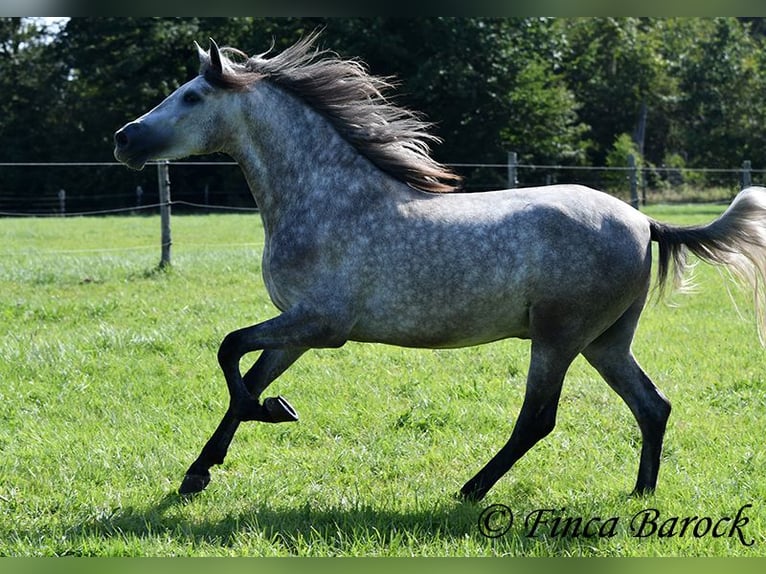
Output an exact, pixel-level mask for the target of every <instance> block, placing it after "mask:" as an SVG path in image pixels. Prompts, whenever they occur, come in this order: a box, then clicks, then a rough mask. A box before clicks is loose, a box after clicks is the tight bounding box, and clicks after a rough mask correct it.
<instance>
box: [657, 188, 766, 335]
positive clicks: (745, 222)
mask: <svg viewBox="0 0 766 574" xmlns="http://www.w3.org/2000/svg"><path fill="white" fill-rule="evenodd" d="M649 224H650V228H651V238H652V241H656V242H657V243H658V246H659V262H658V270H657V285H658V290H659V293H660V296H662V294H663V293H664V291H665V287H666V285H667V282H668V280H669V279H670V277H671V273H672V285H673V287H674V288H683V286H684V272H685V271H686V269H687V267H688V266H689V263H688V261H687V254H688V252H692V253H693V254H694V255H696V256H697V257H699V258H700V259H701V260H702V261H705V262H707V263H711V264H713V265H721V266H724V267H726V268H727V269H729V270H730V271H731V272H732V274H733V275H734V276H735V277H736V278H737V279H739V280H740V281H741V282H742V283H744V284H745V285H747V286H749V287H750V288H751V289H752V290H753V295H754V305H755V310H756V315H757V318H758V334H759V337H760V339H761V343H762V344H766V316H764V310H766V188H762V187H749V188H747V189H744V190H742V191H741V192H740V193H739V194H738V195H737V197H736V198H734V201H733V202H732V203H731V205H730V206H729V208H728V209H727V210H726V211H725V212H724V213H723V214H722V215H721V216H720V217H719V218H718V219H716V220H715V221H713V222H712V223H709V224H707V225H698V226H692V227H678V226H674V225H668V224H665V223H660V222H658V221H655V220H653V219H650V220H649Z"/></svg>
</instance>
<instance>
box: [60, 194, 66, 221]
mask: <svg viewBox="0 0 766 574" xmlns="http://www.w3.org/2000/svg"><path fill="white" fill-rule="evenodd" d="M59 214H60V215H62V216H64V217H66V190H65V189H59Z"/></svg>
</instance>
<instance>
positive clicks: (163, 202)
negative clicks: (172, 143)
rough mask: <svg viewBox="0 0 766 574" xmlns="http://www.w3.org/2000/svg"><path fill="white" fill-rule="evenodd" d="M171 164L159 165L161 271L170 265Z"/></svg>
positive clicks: (163, 163)
mask: <svg viewBox="0 0 766 574" xmlns="http://www.w3.org/2000/svg"><path fill="white" fill-rule="evenodd" d="M169 165H170V163H169V162H167V161H163V162H160V163H158V164H157V178H158V182H159V190H160V225H161V228H162V232H161V236H162V237H161V242H162V255H161V257H160V269H162V268H164V267H168V266H169V265H170V246H171V245H172V241H171V238H170V170H169Z"/></svg>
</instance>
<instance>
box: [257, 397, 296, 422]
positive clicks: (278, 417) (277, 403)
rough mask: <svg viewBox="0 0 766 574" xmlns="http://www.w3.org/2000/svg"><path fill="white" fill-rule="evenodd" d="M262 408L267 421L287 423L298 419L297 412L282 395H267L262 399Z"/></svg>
mask: <svg viewBox="0 0 766 574" xmlns="http://www.w3.org/2000/svg"><path fill="white" fill-rule="evenodd" d="M263 408H264V409H266V414H267V416H268V422H271V423H288V422H295V421H297V420H298V413H297V412H295V409H294V408H293V406H292V405H291V404H290V403H288V402H287V399H285V398H284V397H269V398H267V399H264V400H263Z"/></svg>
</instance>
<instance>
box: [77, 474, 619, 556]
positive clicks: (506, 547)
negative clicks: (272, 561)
mask: <svg viewBox="0 0 766 574" xmlns="http://www.w3.org/2000/svg"><path fill="white" fill-rule="evenodd" d="M516 494H518V498H523V497H524V494H523V488H522V489H521V490H520V491H519V492H518V493H516ZM201 496H204V494H203V495H201ZM512 498H517V496H516V495H514V496H512ZM200 503H201V504H202V505H204V504H206V503H203V502H202V501H201V500H199V502H198V499H197V498H188V497H181V496H179V495H177V494H175V493H170V494H166V495H165V496H163V497H162V498H161V499H159V500H157V501H154V502H150V503H149V504H147V505H146V506H141V507H125V508H121V509H119V510H117V511H115V512H114V513H112V514H111V515H109V516H106V517H99V518H97V519H95V520H91V521H90V522H87V523H81V524H77V525H71V526H70V528H68V530H67V531H68V534H69V536H70V537H72V538H74V539H77V538H79V539H81V540H82V541H90V543H88V544H86V543H83V544H79V545H77V544H75V545H74V546H75V547H86V548H87V547H90V548H91V552H92V553H93V554H99V553H100V551H99V549H98V546H99V544H96V545H94V544H93V542H94V541H98V540H102V541H104V544H103V547H104V548H107V549H108V548H109V547H110V545H109V544H108V543H107V542H108V541H109V540H110V539H114V538H117V539H118V540H124V541H132V544H129V545H128V546H129V547H132V548H136V549H139V550H138V551H139V552H140V551H141V550H140V549H141V548H146V547H148V548H151V547H152V544H153V542H154V541H156V540H162V539H172V540H173V541H174V542H175V543H176V544H180V545H181V546H183V547H186V548H188V549H189V552H190V555H196V554H208V553H211V552H212V553H223V554H229V553H234V554H258V555H291V556H316V555H319V556H344V555H345V556H370V555H420V554H421V553H425V554H428V555H441V556H451V555H474V556H476V555H479V556H482V555H484V556H497V555H512V556H594V555H595V556H611V555H618V554H619V541H614V540H610V539H601V538H598V537H596V538H587V539H584V538H582V537H577V536H562V537H551V536H545V535H542V536H534V537H529V536H526V535H525V531H524V524H523V521H524V516H523V513H522V512H520V511H519V512H515V514H516V515H517V516H516V522H515V523H514V524H513V525H512V528H510V529H509V530H508V531H507V532H504V533H502V535H500V536H497V537H492V536H488V535H487V533H486V531H485V530H484V529H482V527H481V524H480V523H481V521H482V520H483V517H485V516H486V512H485V511H486V510H487V509H488V508H489V507H490V505H491V504H492V503H491V502H490V503H481V504H471V503H463V502H460V501H457V500H450V499H447V500H444V501H440V502H437V503H435V504H434V505H432V506H423V507H420V508H417V509H405V510H401V509H392V508H386V507H384V506H377V505H375V504H366V503H365V504H361V505H358V506H352V507H351V508H349V507H339V506H329V507H323V508H315V507H313V506H312V505H311V504H309V503H307V504H305V505H303V506H301V507H280V506H279V505H278V504H271V503H269V502H260V503H256V504H254V505H253V506H251V507H249V508H247V509H246V510H244V511H241V512H239V513H236V514H229V515H224V516H222V515H216V516H212V517H207V516H206V515H205V514H202V515H201V514H200V510H201V508H195V506H196V505H198V504H200ZM514 504H515V505H517V507H518V508H522V503H521V501H520V500H517V501H515V502H513V501H512V502H510V504H509V506H513V505H514ZM75 553H76V552H75ZM104 553H108V550H106V551H105V552H102V553H100V554H99V555H103V554H104ZM143 555H152V554H143Z"/></svg>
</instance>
